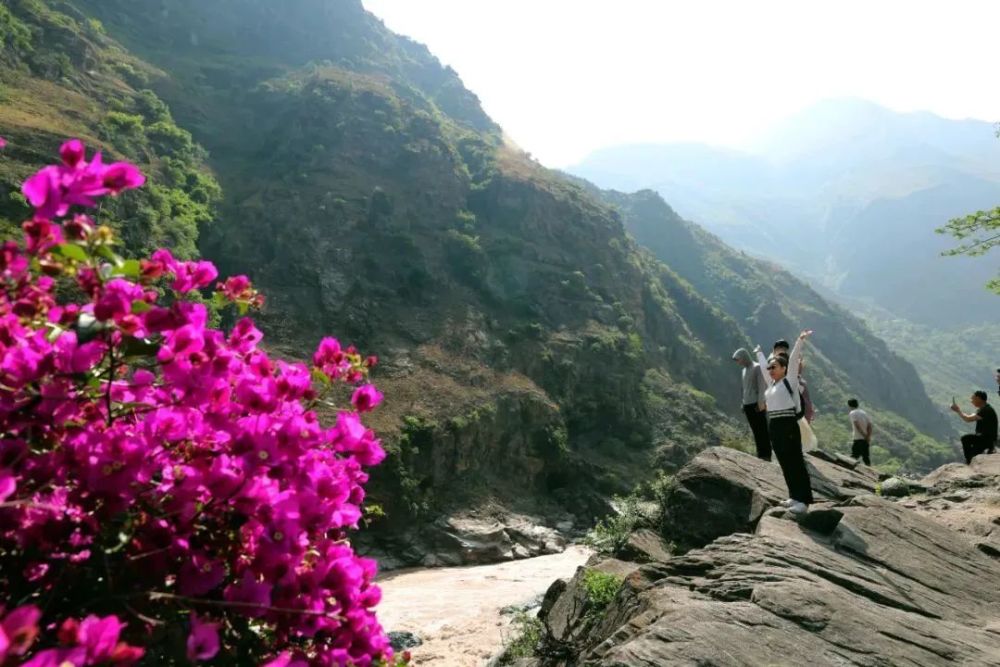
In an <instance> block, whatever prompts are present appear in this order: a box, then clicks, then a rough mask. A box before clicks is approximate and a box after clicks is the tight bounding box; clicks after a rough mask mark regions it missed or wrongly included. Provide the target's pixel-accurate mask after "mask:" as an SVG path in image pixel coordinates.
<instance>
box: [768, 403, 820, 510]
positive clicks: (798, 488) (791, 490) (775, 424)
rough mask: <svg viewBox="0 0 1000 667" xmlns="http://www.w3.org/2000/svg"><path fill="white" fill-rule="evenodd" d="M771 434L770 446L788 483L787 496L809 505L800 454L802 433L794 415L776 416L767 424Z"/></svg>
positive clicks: (809, 488) (810, 497)
mask: <svg viewBox="0 0 1000 667" xmlns="http://www.w3.org/2000/svg"><path fill="white" fill-rule="evenodd" d="M767 429H768V431H769V432H770V434H771V447H772V448H773V449H774V455H775V456H776V457H778V463H779V464H780V465H781V473H782V474H783V475H784V476H785V484H787V485H788V497H789V498H791V499H792V500H798V501H799V502H802V503H805V504H806V505H809V504H811V503H812V502H813V494H812V485H811V484H810V483H809V471H808V470H806V461H805V458H804V457H803V456H802V434H801V433H800V432H799V423H798V421H797V420H796V419H795V417H778V418H777V419H772V420H771V421H769V422H768V424H767Z"/></svg>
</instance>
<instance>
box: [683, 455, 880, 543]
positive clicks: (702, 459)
mask: <svg viewBox="0 0 1000 667" xmlns="http://www.w3.org/2000/svg"><path fill="white" fill-rule="evenodd" d="M816 454H818V455H812V454H810V455H807V456H806V466H807V468H808V470H809V474H810V477H811V479H812V486H813V493H814V495H815V496H816V499H817V500H824V499H825V500H837V501H840V500H846V499H847V498H850V497H852V496H855V495H858V494H869V493H874V492H875V485H876V484H877V483H878V476H877V474H876V473H875V472H874V471H873V470H872V469H871V468H868V467H867V466H859V467H857V468H852V467H851V466H853V465H854V461H853V460H850V459H848V461H847V462H845V463H839V462H831V460H829V459H830V458H831V457H829V456H828V455H826V454H824V453H822V452H817V453H816ZM674 481H675V483H676V485H675V487H674V490H673V492H672V493H671V494H670V495H669V497H668V499H667V502H666V506H665V508H664V511H665V514H666V516H667V520H666V525H667V526H669V528H668V535H667V537H668V538H669V539H670V540H671V541H673V542H674V543H675V544H676V545H677V546H678V547H680V548H681V549H687V548H693V547H701V546H704V545H706V544H708V543H709V542H711V541H712V540H714V539H715V538H717V537H722V536H723V535H729V534H732V533H739V532H751V531H753V529H754V527H755V526H756V525H757V522H758V521H759V520H760V518H761V517H762V516H763V515H764V512H765V511H766V510H767V509H768V508H770V507H773V506H775V505H777V504H778V503H780V502H781V501H782V500H784V499H785V498H787V497H788V489H787V487H786V486H785V480H784V478H783V477H782V475H781V468H780V467H779V466H778V464H777V463H768V462H766V461H761V460H760V459H758V458H756V457H753V456H750V455H748V454H744V453H742V452H738V451H736V450H734V449H727V448H724V447H713V448H711V449H706V450H705V451H703V452H702V453H700V454H699V455H698V456H696V457H695V458H694V459H693V460H692V461H691V462H690V463H689V464H688V465H687V466H685V467H684V468H682V469H681V470H680V471H679V472H678V473H677V476H676V477H675V478H674Z"/></svg>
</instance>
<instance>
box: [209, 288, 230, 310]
mask: <svg viewBox="0 0 1000 667" xmlns="http://www.w3.org/2000/svg"><path fill="white" fill-rule="evenodd" d="M212 303H213V304H214V305H215V307H216V308H225V307H226V304H228V303H229V301H228V300H227V299H226V295H225V294H223V293H222V292H212Z"/></svg>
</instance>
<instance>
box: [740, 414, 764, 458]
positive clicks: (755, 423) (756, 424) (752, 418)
mask: <svg viewBox="0 0 1000 667" xmlns="http://www.w3.org/2000/svg"><path fill="white" fill-rule="evenodd" d="M743 414H744V415H746V417H747V422H749V424H750V430H751V431H753V441H754V444H755V445H757V458H759V459H763V460H765V461H770V460H771V441H770V439H769V437H768V435H767V411H764V412H760V411H758V410H757V404H756V403H751V404H750V405H744V406H743Z"/></svg>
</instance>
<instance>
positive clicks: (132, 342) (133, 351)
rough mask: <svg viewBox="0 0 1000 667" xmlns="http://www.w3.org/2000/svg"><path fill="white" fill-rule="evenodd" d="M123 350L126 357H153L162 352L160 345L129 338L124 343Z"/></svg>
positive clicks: (142, 339)
mask: <svg viewBox="0 0 1000 667" xmlns="http://www.w3.org/2000/svg"><path fill="white" fill-rule="evenodd" d="M121 349H122V352H123V353H124V354H125V356H126V357H152V356H155V355H156V353H157V352H159V351H160V344H159V343H154V342H153V341H151V340H146V339H145V338H133V337H131V336H129V337H128V338H125V339H124V340H123V341H122V347H121Z"/></svg>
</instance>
